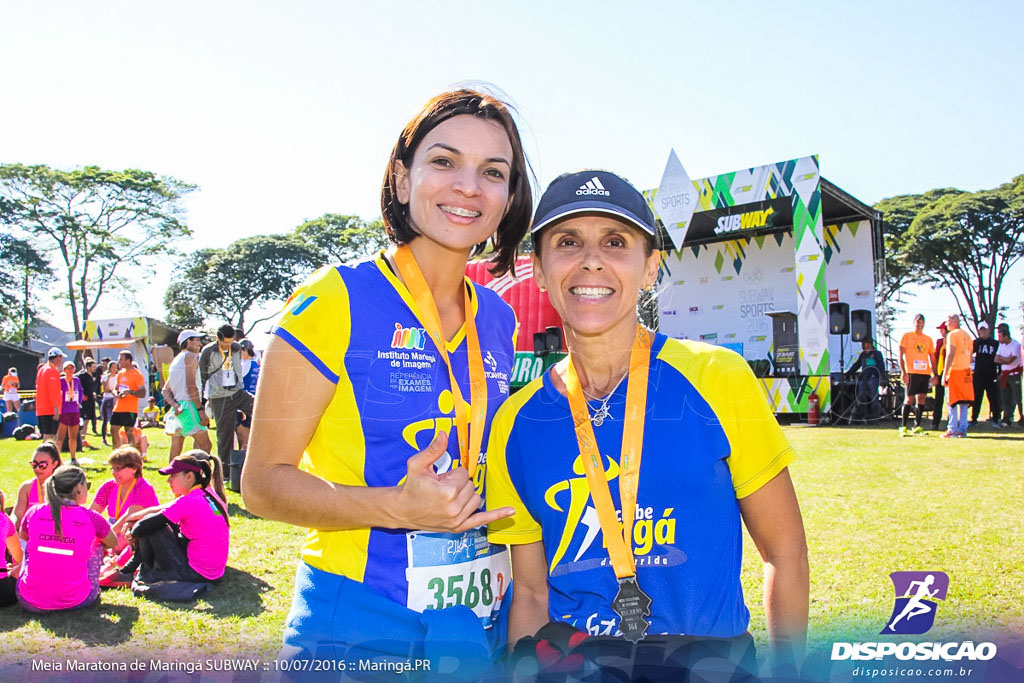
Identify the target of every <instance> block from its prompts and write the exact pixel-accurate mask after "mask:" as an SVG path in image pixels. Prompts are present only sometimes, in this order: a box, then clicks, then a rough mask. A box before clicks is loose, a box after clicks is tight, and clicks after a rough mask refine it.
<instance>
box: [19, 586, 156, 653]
mask: <svg viewBox="0 0 1024 683" xmlns="http://www.w3.org/2000/svg"><path fill="white" fill-rule="evenodd" d="M4 612H5V614H4V617H5V618H4V620H3V628H4V629H5V630H7V629H10V630H15V629H18V628H20V627H22V626H24V625H25V624H28V623H30V622H36V623H38V624H39V626H40V627H41V628H42V629H43V630H45V631H47V632H49V633H51V634H53V635H54V636H57V637H59V638H69V639H72V640H78V641H80V642H81V643H83V644H84V645H85V646H87V647H92V646H97V645H99V646H107V647H112V646H116V645H121V644H123V643H127V642H128V641H129V640H131V637H132V627H133V626H134V625H135V622H137V621H138V620H139V608H138V607H133V606H130V605H114V604H110V603H105V602H103V597H102V596H100V599H99V601H97V602H96V603H95V604H94V605H92V606H91V607H87V608H85V609H79V610H71V611H60V612H44V613H37V612H29V611H28V610H26V609H24V608H23V607H21V606H14V607H10V608H7V609H5V610H4Z"/></svg>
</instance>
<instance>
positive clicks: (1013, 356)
mask: <svg viewBox="0 0 1024 683" xmlns="http://www.w3.org/2000/svg"><path fill="white" fill-rule="evenodd" d="M996 329H997V331H998V332H999V348H998V349H997V350H996V357H995V361H996V362H997V363H999V366H1000V368H999V370H1000V372H999V388H1000V393H1001V397H1000V398H1001V404H1002V409H1003V419H1002V421H1001V424H1002V425H1003V426H1004V427H1009V426H1010V425H1012V424H1013V411H1014V409H1016V410H1017V414H1018V415H1019V416H1020V425H1021V426H1024V407H1022V406H1021V391H1020V387H1021V382H1020V378H1021V348H1020V342H1019V341H1016V340H1014V339H1013V338H1012V337H1010V326H1009V325H1007V324H1006V323H999V326H998V327H997V328H996Z"/></svg>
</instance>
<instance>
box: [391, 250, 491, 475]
mask: <svg viewBox="0 0 1024 683" xmlns="http://www.w3.org/2000/svg"><path fill="white" fill-rule="evenodd" d="M394 257H395V265H397V266H398V272H399V274H400V275H401V276H402V280H403V281H404V282H405V287H406V289H408V290H409V294H410V295H411V296H412V300H413V315H415V316H416V318H417V319H418V320H419V321H420V324H421V325H423V329H424V330H425V331H426V333H427V334H428V335H429V336H430V338H431V339H433V340H434V346H436V347H437V351H438V353H439V354H440V355H441V358H442V359H443V360H444V364H445V366H446V367H447V368H448V380H449V382H450V383H451V387H452V396H453V397H454V399H455V428H456V429H457V430H458V433H459V455H460V457H459V460H460V463H461V465H462V466H463V467H465V468H466V472H467V473H468V474H469V479H470V481H473V482H475V481H476V480H475V479H474V477H475V475H476V465H477V460H478V458H479V456H480V449H481V446H482V444H483V436H484V422H485V421H486V420H487V377H486V375H485V374H484V360H483V355H482V354H481V352H480V338H479V336H477V331H476V320H475V317H476V316H475V314H474V312H473V301H472V299H471V298H470V295H469V285H468V284H465V285H464V286H463V288H462V289H463V296H464V297H465V298H464V307H465V311H466V357H467V359H468V362H469V410H468V411H467V410H466V402H465V401H463V400H462V390H461V389H460V388H459V383H458V382H456V381H455V373H454V372H453V371H452V363H451V360H450V359H449V358H448V347H447V345H446V343H445V341H446V340H445V337H444V332H443V331H442V328H441V316H440V314H439V313H438V312H437V304H436V302H435V301H434V295H433V294H432V293H431V292H430V287H429V286H428V285H427V281H426V279H424V277H423V271H421V270H420V267H419V264H417V263H416V257H415V256H413V253H412V250H411V249H409V247H408V245H404V246H401V247H399V248H398V249H397V250H396V251H395V254H394ZM467 412H468V413H469V414H468V415H467Z"/></svg>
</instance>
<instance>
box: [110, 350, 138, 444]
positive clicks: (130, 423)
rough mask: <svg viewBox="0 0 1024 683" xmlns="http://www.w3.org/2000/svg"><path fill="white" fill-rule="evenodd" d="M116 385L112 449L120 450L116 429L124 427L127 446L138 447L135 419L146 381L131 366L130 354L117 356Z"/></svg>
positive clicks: (119, 439)
mask: <svg viewBox="0 0 1024 683" xmlns="http://www.w3.org/2000/svg"><path fill="white" fill-rule="evenodd" d="M117 367H118V368H120V370H119V371H118V373H117V384H116V389H115V391H114V396H115V397H116V399H117V401H116V402H115V403H114V414H113V415H112V416H111V418H110V425H111V437H112V438H113V439H114V448H115V449H116V448H120V447H121V446H122V444H121V434H120V431H121V430H119V429H118V427H124V431H125V432H126V434H125V436H126V437H127V438H128V445H129V446H135V447H136V448H138V446H137V445H136V443H135V430H134V427H135V419H136V418H137V417H138V416H139V399H140V398H144V397H145V396H146V380H145V378H144V377H143V376H142V373H141V372H139V371H138V370H136V369H135V367H134V366H133V365H132V354H131V353H129V352H128V351H122V352H121V353H119V354H118V356H117Z"/></svg>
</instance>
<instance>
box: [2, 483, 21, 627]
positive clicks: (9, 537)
mask: <svg viewBox="0 0 1024 683" xmlns="http://www.w3.org/2000/svg"><path fill="white" fill-rule="evenodd" d="M3 500H4V494H3V492H0V539H3V543H2V544H0V545H2V546H3V547H6V549H7V552H8V553H10V555H11V560H12V561H13V564H11V566H10V568H8V566H7V562H6V560H3V561H0V607H9V606H11V605H13V604H14V603H16V602H17V601H18V599H17V597H16V596H15V592H14V585H15V584H16V583H17V582H18V574H19V573H20V572H21V560H22V553H21V543H19V542H18V532H17V531H16V530H15V529H14V522H12V521H11V518H10V517H8V516H7V515H6V514H4V510H3V507H4V506H3ZM2 553H3V550H0V559H2V558H3V555H2Z"/></svg>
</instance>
